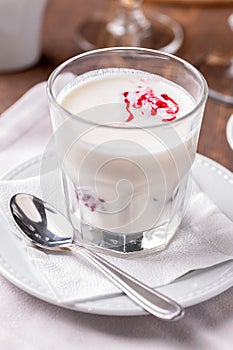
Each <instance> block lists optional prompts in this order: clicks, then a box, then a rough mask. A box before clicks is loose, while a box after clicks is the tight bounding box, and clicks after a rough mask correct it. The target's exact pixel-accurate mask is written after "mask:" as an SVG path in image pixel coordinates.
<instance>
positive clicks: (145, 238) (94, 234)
mask: <svg viewBox="0 0 233 350" xmlns="http://www.w3.org/2000/svg"><path fill="white" fill-rule="evenodd" d="M182 214H183V213H182ZM182 214H181V213H178V214H176V215H175V216H174V218H173V219H172V220H171V221H170V222H169V223H165V224H163V225H161V226H158V227H155V228H152V229H150V230H146V231H143V232H137V233H130V234H129V233H127V234H124V233H114V232H110V231H106V230H103V229H101V228H98V227H94V226H91V225H89V224H87V223H85V222H84V221H82V222H81V223H79V228H78V230H76V239H77V241H78V242H79V243H80V244H82V245H83V246H85V247H87V248H90V249H93V250H95V251H100V252H102V253H107V254H111V255H119V254H120V255H121V256H123V255H125V256H126V255H127V256H128V255H129V254H130V255H132V254H134V255H136V254H137V255H138V254H140V255H141V254H146V253H152V252H156V251H161V250H163V249H165V248H166V247H167V245H168V244H169V242H170V241H171V239H172V237H173V236H174V234H175V233H176V231H177V229H178V227H179V225H180V223H181V220H182V218H183V215H182ZM76 227H77V221H76Z"/></svg>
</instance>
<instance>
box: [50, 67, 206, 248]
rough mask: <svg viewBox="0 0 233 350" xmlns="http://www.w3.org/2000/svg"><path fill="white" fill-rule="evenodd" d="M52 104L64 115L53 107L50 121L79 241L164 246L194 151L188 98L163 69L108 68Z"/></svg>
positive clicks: (78, 80)
mask: <svg viewBox="0 0 233 350" xmlns="http://www.w3.org/2000/svg"><path fill="white" fill-rule="evenodd" d="M57 102H58V104H59V105H60V106H61V107H62V109H63V113H59V114H58V113H57V112H56V113H54V111H52V122H53V127H54V130H58V129H60V130H59V131H58V132H57V133H56V134H55V137H56V141H57V147H58V154H59V156H60V157H61V163H62V173H63V186H64V193H65V197H66V203H67V208H68V214H69V218H70V220H71V222H72V224H73V226H74V228H75V231H76V233H77V234H78V237H79V239H80V240H81V241H82V242H83V243H84V244H87V245H94V246H95V247H100V248H105V249H110V250H112V251H120V252H134V251H136V252H137V251H140V250H147V249H150V248H155V249H161V248H163V247H165V246H166V245H167V244H168V242H169V241H170V239H171V238H172V237H173V235H174V233H175V232H176V230H177V228H178V226H179V224H180V222H181V220H182V218H183V216H184V212H185V206H186V204H185V200H186V198H187V196H185V194H187V184H188V175H189V171H190V168H191V165H192V163H193V161H194V157H195V153H196V147H197V139H198V134H199V129H200V122H198V123H196V122H195V118H194V119H193V122H192V123H191V124H190V120H188V119H185V116H186V115H189V114H191V113H192V111H193V110H194V109H195V105H196V102H195V99H194V98H193V96H192V95H191V94H190V93H189V92H188V91H187V90H186V89H184V88H183V87H181V86H180V85H178V84H176V83H174V82H173V81H171V80H169V79H166V78H164V77H162V76H161V75H158V74H153V73H149V72H146V71H143V70H141V69H133V68H116V67H107V68H101V69H93V70H90V71H87V72H84V73H83V74H79V75H78V76H76V77H75V76H74V77H73V79H70V81H69V82H68V84H65V86H64V87H63V88H62V89H61V90H60V92H59V94H58V96H57ZM64 111H65V113H64ZM199 119H200V118H199Z"/></svg>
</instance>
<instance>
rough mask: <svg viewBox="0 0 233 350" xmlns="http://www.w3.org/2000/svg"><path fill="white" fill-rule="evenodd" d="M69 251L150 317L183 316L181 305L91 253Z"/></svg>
mask: <svg viewBox="0 0 233 350" xmlns="http://www.w3.org/2000/svg"><path fill="white" fill-rule="evenodd" d="M71 250H72V251H74V252H75V253H78V254H81V255H82V256H84V257H85V258H87V259H88V260H89V261H90V262H91V263H92V264H93V265H94V266H95V267H97V268H98V269H99V270H100V271H102V273H103V274H104V275H106V276H107V277H108V278H109V279H110V280H111V281H112V282H113V283H114V284H115V285H116V286H117V287H119V288H120V289H121V290H122V291H123V292H124V293H125V294H127V295H128V297H129V298H130V299H132V300H133V301H134V302H136V303H137V304H138V305H140V306H141V307H142V308H143V309H145V310H146V311H148V312H149V313H151V314H152V315H154V316H157V317H159V318H161V319H165V320H175V319H178V318H180V317H182V316H183V315H184V310H183V308H182V306H181V305H179V304H178V303H176V302H175V301H173V300H171V299H170V298H168V297H167V296H165V295H163V294H161V293H160V292H158V291H156V290H154V289H152V288H150V287H148V286H146V285H145V284H144V283H142V282H140V281H138V280H137V279H135V278H133V277H132V276H130V275H128V274H127V273H126V272H124V271H122V270H120V269H119V268H118V267H116V266H114V265H112V264H111V263H110V262H108V261H107V260H105V259H104V258H102V257H101V256H99V255H97V254H95V253H94V252H93V251H91V250H88V249H86V248H84V247H81V246H74V247H72V248H71Z"/></svg>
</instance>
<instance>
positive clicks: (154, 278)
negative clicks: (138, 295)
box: [0, 85, 233, 303]
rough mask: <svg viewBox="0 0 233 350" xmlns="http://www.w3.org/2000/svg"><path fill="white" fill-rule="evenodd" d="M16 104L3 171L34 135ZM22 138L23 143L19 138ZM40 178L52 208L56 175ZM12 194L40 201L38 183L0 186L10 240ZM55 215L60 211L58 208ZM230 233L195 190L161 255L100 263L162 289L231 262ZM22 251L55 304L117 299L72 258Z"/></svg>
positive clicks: (99, 277) (30, 144) (44, 138)
mask: <svg viewBox="0 0 233 350" xmlns="http://www.w3.org/2000/svg"><path fill="white" fill-rule="evenodd" d="M41 89H43V92H44V86H43V85H40V86H37V87H36V88H34V92H35V91H36V90H37V93H36V94H35V95H37V100H38V95H39V96H41V95H40V90H41ZM35 95H31V97H32V98H31V99H29V100H30V101H29V100H28V101H27V103H28V104H29V105H28V108H30V106H32V105H33V103H34V98H35V97H36V96H35ZM23 102H25V103H23ZM21 103H22V104H21V108H20V105H19V104H18V109H17V118H18V122H19V125H21V124H20V120H24V124H23V125H21V126H22V129H20V130H19V131H18V133H17V130H15V129H14V130H12V134H11V135H13V132H14V138H13V139H12V141H13V143H11V144H7V142H6V140H7V137H6V138H5V145H4V147H5V148H4V151H3V154H4V156H3V158H2V154H1V153H0V162H1V164H2V163H3V164H4V167H5V169H6V168H7V167H8V168H9V164H10V161H6V158H7V154H14V157H16V158H17V157H18V155H19V154H20V155H21V158H22V157H23V155H24V154H25V153H24V152H23V151H21V149H20V147H19V145H20V144H21V143H22V144H23V145H24V148H23V149H25V148H27V146H28V147H30V148H31V152H32V149H33V147H34V143H33V139H32V138H31V135H32V134H34V132H35V128H34V123H33V121H30V123H29V124H28V123H27V122H28V119H30V118H31V117H32V115H26V114H25V110H26V109H27V106H26V100H24V99H22V100H21ZM41 103H42V105H41V106H37V110H36V111H35V115H38V114H39V113H40V111H43V110H44V107H45V106H46V105H47V102H45V101H44V100H43V99H42V100H41ZM12 110H14V108H13V107H12V108H11V110H10V112H12ZM27 110H28V109H27ZM10 112H9V113H10ZM12 118H15V115H11V114H9V115H8V113H7V112H6V113H5V116H4V119H5V120H4V124H2V120H1V119H0V130H1V129H2V130H3V129H6V128H7V129H8V133H11V127H10V126H9V125H10V124H8V122H7V121H8V120H9V123H10V120H12ZM47 119H49V116H48V114H47V109H46V113H44V115H43V123H47ZM13 124H14V123H13ZM25 125H27V133H25V128H24V127H23V126H25ZM12 127H13V125H12ZM50 130H51V129H50ZM36 131H38V133H36V134H37V140H40V139H41V143H40V142H38V144H37V146H36V147H35V149H36V150H37V151H38V149H39V148H40V147H39V145H40V144H41V145H43V147H44V145H45V144H46V141H47V140H48V137H49V135H48V133H47V134H45V133H44V131H42V132H39V131H40V130H36ZM21 136H22V138H20V137H21ZM41 151H43V149H41ZM8 152H9V153H8ZM2 159H3V162H2ZM12 159H14V158H12ZM4 162H5V163H4ZM12 165H13V164H12ZM45 176H46V177H47V178H46V181H45V182H46V183H47V188H48V193H47V198H51V202H52V203H54V204H55V205H56V198H55V197H56V196H57V197H58V195H59V193H58V192H57V188H60V184H59V181H60V177H59V174H58V173H57V172H56V173H55V172H54V171H52V172H50V173H48V174H46V175H45ZM16 192H29V193H32V194H35V195H38V196H40V195H41V193H40V179H39V177H34V178H28V179H25V180H18V181H1V182H0V208H1V209H2V213H4V215H5V218H6V220H7V222H8V225H9V226H10V227H11V231H12V234H15V235H17V236H19V231H18V229H17V228H16V226H15V225H14V223H13V221H12V219H11V216H10V213H9V200H10V197H11V196H12V195H13V194H14V193H16ZM59 209H61V208H60V207H59ZM232 233H233V223H232V222H231V221H230V220H229V219H228V218H227V217H225V216H224V215H223V214H222V213H221V212H219V210H218V208H217V207H216V206H215V205H214V204H213V203H212V202H211V201H210V200H209V199H208V198H207V196H206V195H205V194H204V193H202V192H199V191H197V190H195V193H194V195H193V197H192V200H191V203H190V206H189V208H188V210H187V212H186V216H185V218H184V220H183V222H182V225H181V227H180V229H179V230H178V232H177V233H176V235H175V237H174V239H173V240H172V242H171V244H170V245H169V247H168V248H167V249H166V250H164V251H162V252H159V253H154V254H151V255H147V256H143V257H139V258H135V257H134V258H128V259H127V258H122V259H121V258H117V257H110V256H105V258H106V259H107V260H111V262H113V263H114V264H116V265H117V266H119V267H120V268H122V269H124V270H125V271H127V272H128V273H130V274H131V275H133V276H135V277H136V278H138V279H140V280H141V281H143V282H144V283H146V284H148V285H150V286H152V287H156V286H160V285H163V284H167V283H169V282H171V281H173V280H175V279H177V278H178V277H180V276H182V275H183V274H185V273H187V272H188V271H191V270H194V269H201V268H205V267H209V266H212V265H215V264H218V263H220V262H223V261H227V260H229V259H232V258H233V239H232V238H233V237H232V235H233V234H232ZM23 242H24V241H22V240H19V245H23V246H24V244H25V243H23ZM24 249H26V252H27V258H29V259H30V260H31V261H32V262H33V266H34V268H35V273H37V274H38V275H40V277H41V278H43V281H44V283H45V284H46V286H47V287H48V288H50V290H51V291H52V292H53V294H54V298H55V299H56V300H57V301H58V302H60V303H72V302H77V301H83V300H88V299H93V298H99V297H102V296H106V295H107V296H108V295H114V294H117V293H119V290H118V288H116V287H115V286H114V285H113V284H112V283H111V282H109V281H108V280H107V279H106V278H105V277H104V276H103V275H102V274H101V273H100V272H99V271H98V270H97V269H96V268H93V267H92V266H91V265H90V264H89V263H88V262H86V261H85V260H83V258H82V257H77V256H72V255H71V254H47V253H44V252H42V251H39V250H38V249H35V248H32V247H31V246H28V245H25V246H24Z"/></svg>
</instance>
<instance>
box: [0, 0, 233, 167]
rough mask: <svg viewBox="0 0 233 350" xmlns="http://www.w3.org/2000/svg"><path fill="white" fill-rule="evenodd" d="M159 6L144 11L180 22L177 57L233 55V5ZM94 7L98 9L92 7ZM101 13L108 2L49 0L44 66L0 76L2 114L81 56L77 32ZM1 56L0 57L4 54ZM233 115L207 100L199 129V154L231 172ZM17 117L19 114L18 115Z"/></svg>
mask: <svg viewBox="0 0 233 350" xmlns="http://www.w3.org/2000/svg"><path fill="white" fill-rule="evenodd" d="M159 3H160V1H159V0H158V1H155V0H154V1H153V2H151V1H149V2H145V4H144V9H145V11H150V12H152V11H160V12H162V13H165V14H168V15H170V16H172V17H173V18H174V19H176V20H177V21H178V22H179V23H180V24H181V25H182V26H183V28H184V31H185V40H184V43H183V45H182V47H181V49H180V50H179V51H178V52H177V55H178V56H180V57H182V58H184V59H186V60H188V61H190V62H191V63H195V62H197V61H198V59H199V57H200V56H201V55H202V54H203V52H208V51H211V50H215V49H216V48H218V49H220V50H222V52H224V53H228V54H229V52H231V51H233V33H232V32H231V31H230V29H229V27H228V25H227V18H228V16H229V14H231V12H233V5H232V4H230V6H229V4H227V5H225V6H224V5H222V6H216V5H214V4H211V1H210V2H209V3H210V4H209V5H208V3H207V5H206V1H205V6H201V5H200V6H197V5H196V6H194V5H188V3H186V4H185V3H184V2H182V3H181V4H178V3H176V4H171V2H170V3H169V4H167V5H165V4H164V1H162V4H161V3H160V5H159ZM93 4H95V7H94V8H93ZM97 9H98V11H99V12H101V11H104V13H106V12H108V11H110V9H111V1H109V0H98V1H96V0H48V4H47V7H46V10H45V15H44V22H43V31H42V50H43V54H42V57H41V60H40V62H39V63H38V64H37V65H36V66H35V67H33V68H31V69H29V70H26V71H24V72H18V73H11V74H0V113H2V112H3V111H4V110H5V109H7V108H8V107H9V106H10V105H11V104H12V103H14V102H15V101H16V100H17V99H18V98H19V97H20V96H21V95H22V94H23V93H24V92H25V91H27V90H28V89H29V88H30V87H32V86H33V85H34V84H36V83H38V82H40V81H43V80H46V79H47V78H48V76H49V74H50V73H51V71H52V70H53V69H54V68H55V67H56V66H57V65H58V64H59V63H60V62H62V61H64V60H65V59H67V58H69V57H71V56H74V55H76V54H78V53H79V52H81V51H80V49H79V48H78V47H77V44H76V42H75V30H76V27H77V25H78V23H79V21H81V20H82V19H83V18H84V17H85V16H88V15H89V14H93V12H96V10H97ZM0 54H1V53H0ZM232 113H233V106H226V105H224V104H221V103H218V102H215V101H213V100H211V99H208V102H207V106H206V110H205V115H204V120H203V125H202V129H201V135H200V141H199V147H198V152H199V153H201V154H203V155H206V156H208V157H210V158H212V159H214V160H215V161H217V162H219V163H220V164H222V165H224V166H225V167H227V168H228V169H230V170H231V171H233V151H232V150H231V149H230V147H229V146H228V143H227V140H226V132H225V130H226V124H227V121H228V118H229V116H230V115H231V114H232ZM15 118H17V115H16V116H15Z"/></svg>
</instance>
